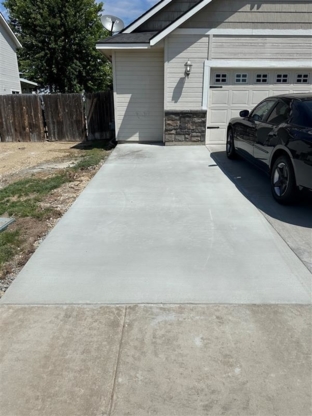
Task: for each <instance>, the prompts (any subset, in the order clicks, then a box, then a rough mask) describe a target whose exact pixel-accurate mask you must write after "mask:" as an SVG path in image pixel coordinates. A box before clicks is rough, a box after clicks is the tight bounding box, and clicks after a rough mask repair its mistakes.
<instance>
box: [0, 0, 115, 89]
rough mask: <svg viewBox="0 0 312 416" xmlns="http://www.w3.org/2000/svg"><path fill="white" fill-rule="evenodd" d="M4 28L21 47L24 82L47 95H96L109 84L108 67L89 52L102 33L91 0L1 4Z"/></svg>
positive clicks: (32, 0)
mask: <svg viewBox="0 0 312 416" xmlns="http://www.w3.org/2000/svg"><path fill="white" fill-rule="evenodd" d="M3 4H4V6H5V7H6V8H7V10H8V12H9V23H10V25H11V27H12V29H13V31H14V33H15V34H16V35H17V37H18V39H19V40H20V42H21V44H22V45H23V48H22V49H20V50H19V53H18V54H19V66H20V71H21V73H22V74H23V77H24V78H28V79H30V80H32V81H35V82H37V83H38V84H39V85H40V87H42V88H45V89H48V90H49V91H50V92H52V93H53V92H62V93H72V92H81V91H82V90H85V91H86V92H93V91H102V90H104V89H106V88H107V86H108V85H110V83H111V66H110V63H109V62H108V61H107V60H106V58H105V57H104V55H102V54H101V53H100V52H99V51H97V50H96V49H95V44H96V42H97V41H98V40H99V39H103V38H105V37H106V36H107V35H108V33H107V31H106V30H105V29H104V28H103V26H102V24H101V21H100V17H99V14H100V12H101V11H102V8H103V3H99V4H96V3H95V1H94V0H66V1H65V0H5V1H4V3H3Z"/></svg>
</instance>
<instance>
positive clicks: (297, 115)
mask: <svg viewBox="0 0 312 416" xmlns="http://www.w3.org/2000/svg"><path fill="white" fill-rule="evenodd" d="M291 122H292V123H294V124H297V125H298V126H303V127H308V128H311V127H312V101H308V100H307V101H294V103H293V106H292V120H291Z"/></svg>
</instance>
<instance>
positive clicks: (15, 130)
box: [0, 94, 45, 142]
mask: <svg viewBox="0 0 312 416" xmlns="http://www.w3.org/2000/svg"><path fill="white" fill-rule="evenodd" d="M44 140H45V135H44V126H43V116H42V109H41V102H40V99H39V97H38V96H37V95H26V94H23V95H0V141H1V142H18V141H21V142H40V141H44Z"/></svg>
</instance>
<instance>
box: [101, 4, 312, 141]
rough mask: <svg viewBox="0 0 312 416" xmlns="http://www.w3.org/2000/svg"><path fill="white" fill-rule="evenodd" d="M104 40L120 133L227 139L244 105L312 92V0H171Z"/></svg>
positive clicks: (135, 137) (121, 136)
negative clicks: (230, 127) (230, 123)
mask: <svg viewBox="0 0 312 416" xmlns="http://www.w3.org/2000/svg"><path fill="white" fill-rule="evenodd" d="M96 47H97V49H98V50H100V51H102V52H103V53H104V54H105V55H106V56H108V57H109V58H110V59H111V60H112V64H113V76H114V102H115V119H116V134H117V140H118V141H119V142H155V141H163V142H164V143H165V144H177V143H185V144H188V143H189V144H190V143H193V144H195V143H200V144H205V143H210V144H219V143H224V142H225V139H226V126H227V123H228V121H229V119H230V118H231V117H234V116H237V115H238V113H239V111H240V110H243V109H252V108H253V107H254V106H255V105H256V104H257V103H259V102H260V101H261V100H262V99H264V98H266V97H268V96H271V95H276V94H282V93H289V92H312V87H311V81H312V2H311V1H310V0H306V1H305V0H263V1H257V0H249V1H247V0H230V1H229V0H200V1H198V0H162V1H160V2H159V3H157V4H156V5H155V6H154V7H152V8H151V9H150V10H148V11H147V12H146V13H145V14H143V15H142V16H141V17H139V18H138V19H137V20H135V21H134V22H133V23H131V24H130V25H129V26H128V27H126V28H125V29H124V30H123V31H122V32H121V33H119V34H117V35H115V36H113V37H110V38H108V39H105V40H100V41H99V42H98V43H97V46H96Z"/></svg>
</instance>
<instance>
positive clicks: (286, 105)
mask: <svg viewBox="0 0 312 416" xmlns="http://www.w3.org/2000/svg"><path fill="white" fill-rule="evenodd" d="M289 115H290V101H289V100H288V101H284V100H277V101H276V103H275V105H274V107H273V108H272V109H271V111H270V112H269V113H268V114H267V115H266V117H265V119H264V120H263V121H262V122H261V123H259V126H258V128H257V135H256V140H255V143H254V158H255V159H256V161H257V163H258V164H259V166H260V167H262V168H263V169H266V168H267V167H268V166H269V164H270V157H271V154H272V152H273V149H274V147H275V146H277V144H278V142H279V138H278V129H279V127H280V126H281V125H283V124H284V123H286V122H287V121H288V118H289Z"/></svg>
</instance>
